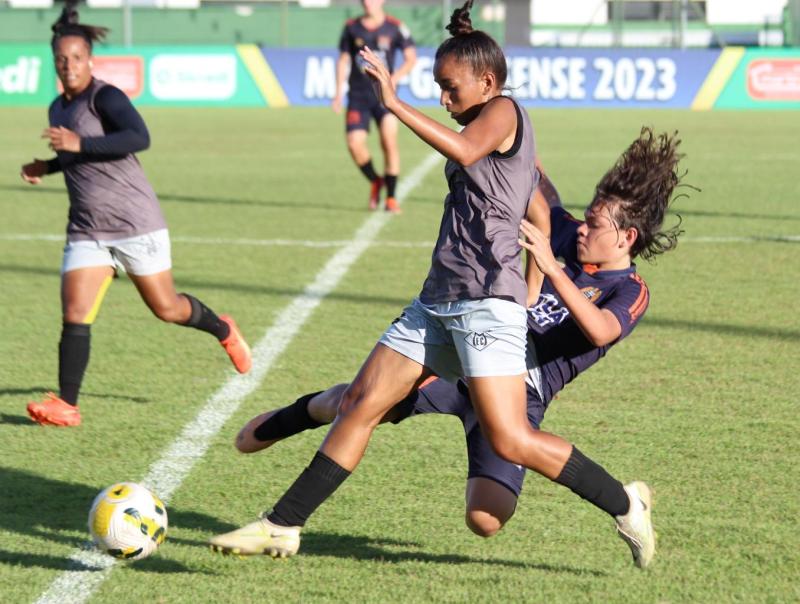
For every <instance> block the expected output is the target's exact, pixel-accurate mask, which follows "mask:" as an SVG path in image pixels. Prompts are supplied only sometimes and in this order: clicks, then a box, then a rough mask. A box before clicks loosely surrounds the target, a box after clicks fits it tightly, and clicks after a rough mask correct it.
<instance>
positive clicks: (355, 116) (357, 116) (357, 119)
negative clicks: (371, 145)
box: [346, 109, 361, 126]
mask: <svg viewBox="0 0 800 604" xmlns="http://www.w3.org/2000/svg"><path fill="white" fill-rule="evenodd" d="M346 119H347V125H348V126H355V125H356V124H360V123H361V112H360V111H356V110H355V109H351V110H350V111H348V112H347V118H346Z"/></svg>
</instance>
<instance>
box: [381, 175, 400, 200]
mask: <svg viewBox="0 0 800 604" xmlns="http://www.w3.org/2000/svg"><path fill="white" fill-rule="evenodd" d="M383 182H384V183H386V197H394V190H395V188H396V187H397V174H386V175H385V176H384V177H383Z"/></svg>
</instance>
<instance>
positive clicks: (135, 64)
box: [92, 55, 144, 99]
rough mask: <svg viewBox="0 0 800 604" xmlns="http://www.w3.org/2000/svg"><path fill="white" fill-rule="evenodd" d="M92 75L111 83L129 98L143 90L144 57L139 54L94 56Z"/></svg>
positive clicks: (134, 96) (133, 97)
mask: <svg viewBox="0 0 800 604" xmlns="http://www.w3.org/2000/svg"><path fill="white" fill-rule="evenodd" d="M92 75H93V76H94V77H96V78H97V79H98V80H103V81H104V82H108V83H109V84H113V85H114V86H116V87H117V88H119V89H120V90H122V92H124V93H125V94H127V95H128V96H129V97H130V98H131V99H135V98H137V97H138V96H139V95H141V94H142V91H143V90H144V59H143V58H142V57H140V56H127V57H120V56H98V55H95V57H94V67H93V68H92Z"/></svg>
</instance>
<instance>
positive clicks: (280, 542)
mask: <svg viewBox="0 0 800 604" xmlns="http://www.w3.org/2000/svg"><path fill="white" fill-rule="evenodd" d="M209 543H210V544H211V549H212V550H214V551H215V552H219V553H221V554H233V555H236V556H259V555H262V554H263V555H266V556H271V557H273V558H288V557H290V556H294V555H295V554H296V553H297V550H298V549H300V527H299V526H280V525H278V524H273V523H272V522H270V521H269V520H267V518H266V515H264V516H262V517H261V518H259V519H258V520H256V521H255V522H251V523H250V524H247V525H245V526H243V527H242V528H238V529H236V530H235V531H231V532H229V533H223V534H222V535H216V536H214V537H212V538H211V539H210V540H209Z"/></svg>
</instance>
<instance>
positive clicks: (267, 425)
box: [253, 390, 324, 442]
mask: <svg viewBox="0 0 800 604" xmlns="http://www.w3.org/2000/svg"><path fill="white" fill-rule="evenodd" d="M321 393H322V390H320V391H319V392H312V393H310V394H304V395H303V396H301V397H300V398H298V399H297V400H296V401H295V402H294V403H292V404H291V405H289V406H288V407H284V408H283V409H281V410H280V411H278V412H277V413H275V414H273V415H271V416H270V417H269V418H267V419H266V420H264V422H263V423H262V424H261V425H260V426H259V427H258V428H256V429H255V430H254V431H253V436H255V437H256V438H257V439H258V440H260V441H262V442H263V441H267V440H272V439H274V438H286V437H287V436H293V435H295V434H298V433H299V432H302V431H304V430H309V429H312V428H318V427H320V426H322V425H324V424H323V423H322V422H318V421H317V420H315V419H314V418H313V417H311V416H310V415H309V414H308V403H310V402H311V399H312V398H314V397H315V396H317V395H318V394H321Z"/></svg>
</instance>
